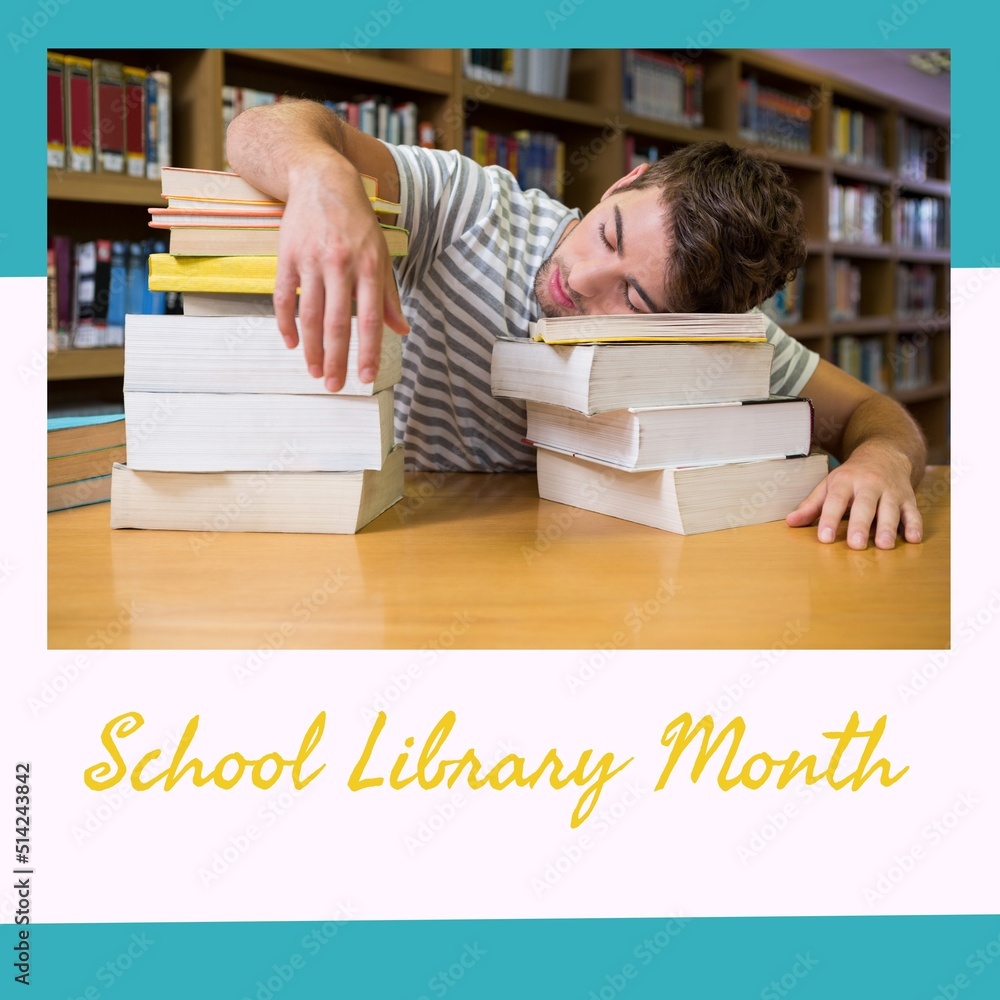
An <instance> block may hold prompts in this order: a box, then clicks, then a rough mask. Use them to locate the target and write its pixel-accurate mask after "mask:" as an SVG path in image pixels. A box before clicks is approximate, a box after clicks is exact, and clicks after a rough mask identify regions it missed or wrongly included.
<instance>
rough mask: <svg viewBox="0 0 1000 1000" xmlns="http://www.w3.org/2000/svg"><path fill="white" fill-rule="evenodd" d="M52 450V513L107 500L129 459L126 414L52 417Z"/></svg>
mask: <svg viewBox="0 0 1000 1000" xmlns="http://www.w3.org/2000/svg"><path fill="white" fill-rule="evenodd" d="M48 454H49V457H48V463H47V464H48V487H49V489H48V509H49V513H51V512H52V511H54V510H67V509H68V508H70V507H83V506H86V505H87V504H91V503H101V502H103V501H105V500H107V499H108V498H109V497H110V496H111V470H112V467H113V466H114V464H115V463H116V462H124V461H125V414H124V413H112V414H99V415H92V416H91V415H77V414H74V415H72V416H64V417H49V428H48Z"/></svg>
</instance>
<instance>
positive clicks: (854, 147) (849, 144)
mask: <svg viewBox="0 0 1000 1000" xmlns="http://www.w3.org/2000/svg"><path fill="white" fill-rule="evenodd" d="M830 155H831V156H832V157H833V158H834V159H835V160H840V161H841V162H843V163H853V164H857V165H859V166H866V167H876V168H878V167H884V166H885V136H884V130H883V126H882V123H881V121H880V119H879V118H878V117H877V116H876V115H874V114H871V113H869V112H867V111H861V110H859V109H857V108H847V107H843V106H841V105H837V104H835V105H834V106H833V108H832V109H831V112H830Z"/></svg>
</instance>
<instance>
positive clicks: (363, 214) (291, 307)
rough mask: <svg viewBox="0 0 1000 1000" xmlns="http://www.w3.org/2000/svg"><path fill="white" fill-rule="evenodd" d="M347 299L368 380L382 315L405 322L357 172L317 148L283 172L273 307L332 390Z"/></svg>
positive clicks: (347, 332) (290, 341) (289, 338)
mask: <svg viewBox="0 0 1000 1000" xmlns="http://www.w3.org/2000/svg"><path fill="white" fill-rule="evenodd" d="M296 289H299V290H300V291H299V297H298V312H299V325H298V328H296V323H295V306H296ZM352 299H354V300H355V302H356V303H357V310H356V311H357V326H358V372H359V374H360V377H361V381H362V382H373V381H374V380H375V376H376V375H377V374H378V361H379V353H380V347H381V342H382V328H383V321H384V322H385V323H386V324H387V325H388V326H389V327H390V328H391V329H393V330H395V331H396V332H397V333H401V334H402V333H406V332H407V331H408V329H409V327H408V326H407V323H406V320H405V319H404V318H403V312H402V309H401V308H400V304H399V295H398V293H397V291H396V281H395V277H394V275H393V272H392V266H391V263H390V259H389V254H388V251H387V250H386V245H385V239H384V238H383V236H382V231H381V229H380V228H379V226H378V223H377V221H376V218H375V214H374V213H373V212H372V209H371V204H370V203H369V201H368V198H367V196H366V195H365V192H364V188H363V187H362V186H361V181H360V178H359V177H358V175H357V172H356V171H354V170H353V168H352V167H350V166H349V165H347V164H346V163H344V162H343V161H340V162H337V161H336V160H333V161H331V160H330V159H329V158H328V157H323V156H321V155H318V156H317V157H316V158H315V160H314V161H313V162H311V163H309V164H308V165H306V166H303V167H302V168H297V169H295V170H294V171H290V173H289V184H288V200H287V202H286V205H285V211H284V215H283V218H282V221H281V230H280V233H279V236H278V272H277V279H276V281H275V287H274V312H275V317H276V319H277V322H278V329H279V330H280V331H281V335H282V337H284V340H285V343H286V344H287V345H288V346H289V347H295V345H296V344H297V343H298V342H299V336H300V334H301V338H302V347H303V352H304V354H305V360H306V365H307V367H308V369H309V373H310V374H311V375H313V376H314V377H316V378H323V379H324V384H325V386H326V388H327V389H328V390H329V391H330V392H337V391H338V390H339V389H341V388H342V387H343V385H344V380H345V376H346V372H347V349H348V345H349V343H350V338H351V300H352Z"/></svg>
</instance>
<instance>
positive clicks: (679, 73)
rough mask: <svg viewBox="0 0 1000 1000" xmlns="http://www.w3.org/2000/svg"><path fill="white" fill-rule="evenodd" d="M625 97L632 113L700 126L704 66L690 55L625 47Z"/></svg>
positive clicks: (702, 105)
mask: <svg viewBox="0 0 1000 1000" xmlns="http://www.w3.org/2000/svg"><path fill="white" fill-rule="evenodd" d="M622 70H623V80H622V99H623V101H624V104H625V110H626V111H627V112H629V113H630V114H634V115H641V116H642V117H644V118H653V119H655V120H656V121H662V122H671V123H673V124H675V125H687V126H688V127H691V128H698V127H700V126H702V125H704V124H705V113H704V95H705V68H704V66H702V65H701V63H699V62H695V61H693V60H692V59H690V58H689V57H687V56H685V55H682V54H677V53H668V52H649V51H644V50H642V49H626V50H625V51H624V52H623V54H622Z"/></svg>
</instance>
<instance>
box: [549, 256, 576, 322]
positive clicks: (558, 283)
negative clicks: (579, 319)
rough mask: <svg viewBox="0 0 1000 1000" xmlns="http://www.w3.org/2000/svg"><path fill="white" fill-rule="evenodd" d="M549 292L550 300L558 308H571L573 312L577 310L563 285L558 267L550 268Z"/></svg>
mask: <svg viewBox="0 0 1000 1000" xmlns="http://www.w3.org/2000/svg"><path fill="white" fill-rule="evenodd" d="M549 294H550V295H551V296H552V301H553V302H555V304H556V305H557V306H559V308H560V309H571V310H572V311H573V312H577V311H578V310H577V305H576V303H575V302H574V301H573V299H572V297H571V296H570V294H569V292H567V291H566V288H565V286H564V285H563V282H562V275H561V274H560V272H559V268H558V267H554V268H552V274H551V276H550V277H549Z"/></svg>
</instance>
